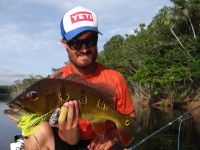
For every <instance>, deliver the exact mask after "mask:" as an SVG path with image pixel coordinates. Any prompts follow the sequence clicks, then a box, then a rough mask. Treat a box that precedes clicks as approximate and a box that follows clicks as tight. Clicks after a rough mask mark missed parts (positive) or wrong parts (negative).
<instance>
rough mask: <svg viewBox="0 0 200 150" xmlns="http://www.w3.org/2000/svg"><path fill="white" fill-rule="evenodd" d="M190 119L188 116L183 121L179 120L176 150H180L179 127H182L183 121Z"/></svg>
mask: <svg viewBox="0 0 200 150" xmlns="http://www.w3.org/2000/svg"><path fill="white" fill-rule="evenodd" d="M191 117H192V115H190V116H188V117H186V118H184V119H182V118H179V121H180V123H179V127H178V140H177V141H178V144H177V150H179V149H180V134H181V125H182V123H183V121H185V120H187V119H189V118H191Z"/></svg>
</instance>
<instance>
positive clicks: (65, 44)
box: [60, 39, 68, 50]
mask: <svg viewBox="0 0 200 150" xmlns="http://www.w3.org/2000/svg"><path fill="white" fill-rule="evenodd" d="M60 42H61V44H62V45H63V47H64V48H65V49H66V50H67V49H68V45H67V42H66V41H65V40H64V39H61V40H60Z"/></svg>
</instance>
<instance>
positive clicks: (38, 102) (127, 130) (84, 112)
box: [4, 74, 137, 145]
mask: <svg viewBox="0 0 200 150" xmlns="http://www.w3.org/2000/svg"><path fill="white" fill-rule="evenodd" d="M115 94H116V92H115V89H114V88H113V87H110V86H109V85H107V84H105V83H98V84H93V83H91V82H89V81H86V80H85V78H84V77H81V76H79V75H77V74H71V75H69V76H68V77H67V78H66V79H50V78H46V79H42V80H40V81H38V82H36V83H34V84H33V85H31V86H30V87H28V88H27V89H26V90H25V91H24V92H22V93H21V94H19V95H18V96H17V97H16V98H14V99H13V100H12V101H11V102H9V103H8V105H9V108H10V109H8V110H5V111H4V112H5V113H6V114H7V115H8V116H9V117H10V118H12V119H13V118H16V116H18V117H21V116H22V117H24V116H25V118H26V116H27V115H29V116H30V115H31V114H33V115H32V116H31V119H29V120H26V119H21V120H23V121H21V122H20V121H19V124H20V123H21V124H23V125H27V124H31V121H32V122H33V123H32V125H31V127H32V126H34V127H37V126H38V124H40V122H41V121H44V120H48V119H49V118H50V116H51V114H52V113H53V112H54V111H55V109H56V108H60V107H61V106H62V105H63V103H64V102H66V101H70V100H78V104H79V113H80V117H81V118H82V119H85V120H88V121H89V122H90V123H91V125H92V127H93V129H94V132H95V133H96V134H98V135H102V134H104V132H105V124H104V123H105V120H110V121H112V122H114V123H115V125H116V127H117V130H118V137H119V139H120V142H121V143H122V144H124V145H128V144H129V143H130V142H131V141H132V140H133V137H134V133H135V131H136V130H137V129H136V123H135V120H134V119H133V118H131V117H129V116H128V115H123V114H121V113H119V112H118V111H117V110H116V108H115V107H116V106H115V103H114V100H113V98H114V96H115ZM22 117H21V118H22ZM29 118H30V117H29ZM41 118H43V119H41ZM34 119H35V120H36V121H33V120H34Z"/></svg>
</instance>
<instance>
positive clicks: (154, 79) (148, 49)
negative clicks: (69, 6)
mask: <svg viewBox="0 0 200 150" xmlns="http://www.w3.org/2000/svg"><path fill="white" fill-rule="evenodd" d="M171 2H172V4H173V5H171V6H168V7H167V6H165V7H163V8H161V9H160V10H159V12H158V14H157V15H156V16H155V17H154V18H153V20H152V21H151V23H150V24H149V25H148V26H146V25H145V24H144V23H141V24H140V25H139V27H138V28H137V29H135V30H134V33H133V34H126V35H125V36H122V35H118V34H117V35H114V36H113V37H112V38H111V39H110V40H108V41H107V42H106V44H105V45H104V50H103V51H100V53H99V57H98V62H100V63H103V64H105V65H106V66H108V67H111V68H114V69H116V70H118V71H120V72H121V73H122V74H123V75H124V76H125V78H126V80H127V82H128V85H129V88H130V91H132V95H133V100H134V102H135V103H137V105H140V106H142V107H149V106H152V107H155V108H158V109H161V108H162V107H167V108H170V109H176V108H183V109H186V108H189V106H190V107H192V106H191V105H193V106H196V105H197V103H198V104H200V44H199V43H200V2H199V1H195V0H171ZM56 70H57V69H55V68H52V72H55V71H56ZM42 78H44V77H42V76H40V75H36V76H30V77H29V78H26V79H24V80H22V81H20V80H17V81H15V82H14V84H13V85H11V86H8V85H4V86H1V85H0V97H2V96H3V95H5V94H6V95H10V96H11V97H13V96H15V95H17V94H18V93H20V92H22V91H23V90H24V89H25V88H27V87H28V86H30V85H31V84H33V83H34V82H36V81H38V80H40V79H42ZM1 99H2V98H0V101H1Z"/></svg>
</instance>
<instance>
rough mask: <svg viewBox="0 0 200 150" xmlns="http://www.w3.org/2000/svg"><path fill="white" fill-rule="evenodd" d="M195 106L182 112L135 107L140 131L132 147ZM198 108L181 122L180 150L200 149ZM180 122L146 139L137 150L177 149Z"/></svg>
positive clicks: (199, 116)
mask: <svg viewBox="0 0 200 150" xmlns="http://www.w3.org/2000/svg"><path fill="white" fill-rule="evenodd" d="M194 107H195V106H194V105H193V106H192V107H188V108H187V109H184V110H182V111H180V110H173V109H170V108H168V107H165V108H161V107H156V108H155V107H154V108H149V107H147V105H145V107H144V105H139V106H138V105H137V107H136V112H137V120H138V122H139V123H140V125H141V128H142V130H141V131H140V133H139V134H138V135H137V136H136V139H135V141H134V142H133V143H132V146H134V145H135V144H137V143H138V142H139V141H141V140H142V139H144V138H146V137H147V136H149V135H150V134H152V133H153V132H155V131H157V130H158V129H160V128H162V127H163V126H164V125H166V124H167V123H169V122H171V121H172V120H174V119H176V118H177V117H179V116H180V115H182V114H183V113H185V112H186V111H189V110H191V109H192V108H194ZM199 112H200V107H199V108H198V109H197V110H196V111H194V112H192V113H191V115H192V117H191V118H188V119H187V120H185V121H183V123H182V126H181V130H180V150H199V149H200V140H199V139H200V113H199ZM179 125H180V122H179V121H177V122H175V123H174V124H172V125H170V126H168V127H167V128H165V129H164V130H163V131H161V132H160V133H158V134H156V135H154V136H153V137H152V138H150V139H148V140H147V141H146V142H144V143H143V144H142V145H140V146H138V147H137V148H136V149H137V150H147V149H148V150H173V149H177V146H178V145H177V144H178V143H177V142H178V133H179V130H178V128H179Z"/></svg>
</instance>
